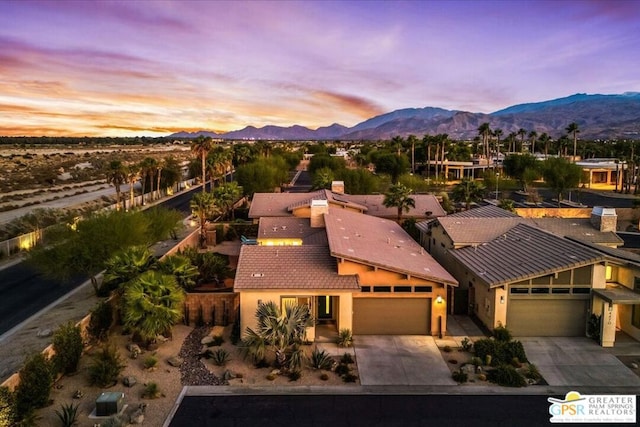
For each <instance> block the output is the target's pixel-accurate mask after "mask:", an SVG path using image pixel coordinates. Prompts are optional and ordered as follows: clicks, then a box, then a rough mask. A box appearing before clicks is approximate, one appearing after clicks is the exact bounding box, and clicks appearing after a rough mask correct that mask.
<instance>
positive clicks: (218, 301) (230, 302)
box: [184, 292, 240, 326]
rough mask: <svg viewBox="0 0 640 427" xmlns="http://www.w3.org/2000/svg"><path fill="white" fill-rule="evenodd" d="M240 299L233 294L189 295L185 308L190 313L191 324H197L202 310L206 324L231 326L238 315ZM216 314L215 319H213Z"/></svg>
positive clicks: (209, 293) (207, 293) (208, 293)
mask: <svg viewBox="0 0 640 427" xmlns="http://www.w3.org/2000/svg"><path fill="white" fill-rule="evenodd" d="M239 304H240V298H239V297H238V294H237V293H233V292H225V293H220V292H206V293H201V292H198V293H188V294H187V296H186V299H185V302H184V307H185V308H186V309H187V310H188V311H189V324H190V325H193V324H195V323H196V322H197V319H198V316H199V312H200V309H202V317H203V320H204V322H205V323H207V324H210V325H222V326H226V325H230V324H232V323H233V322H234V321H235V319H236V315H237V313H238V307H239ZM214 313H215V319H214V318H213V316H214Z"/></svg>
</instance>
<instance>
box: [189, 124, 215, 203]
mask: <svg viewBox="0 0 640 427" xmlns="http://www.w3.org/2000/svg"><path fill="white" fill-rule="evenodd" d="M212 147H213V140H212V139H211V137H210V136H207V137H205V136H202V135H200V136H198V137H197V138H196V139H194V140H193V142H192V143H191V151H192V152H193V153H195V154H196V156H198V157H200V161H201V162H202V191H203V192H204V190H205V183H206V173H207V169H206V167H205V161H206V158H207V154H209V151H211V148H212Z"/></svg>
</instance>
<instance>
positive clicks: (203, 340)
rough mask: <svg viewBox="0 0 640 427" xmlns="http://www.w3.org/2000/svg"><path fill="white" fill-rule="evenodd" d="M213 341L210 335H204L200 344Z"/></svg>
mask: <svg viewBox="0 0 640 427" xmlns="http://www.w3.org/2000/svg"><path fill="white" fill-rule="evenodd" d="M212 342H213V337H212V336H211V335H207V336H206V337H204V338H202V339H201V340H200V344H202V345H207V346H208V345H209V344H211V343H212Z"/></svg>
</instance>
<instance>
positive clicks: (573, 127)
mask: <svg viewBox="0 0 640 427" xmlns="http://www.w3.org/2000/svg"><path fill="white" fill-rule="evenodd" d="M565 130H566V131H567V133H570V134H571V135H572V136H573V161H574V162H575V161H576V153H577V151H578V134H579V133H580V129H579V128H578V124H577V123H576V122H571V123H569V126H567V128H566V129H565Z"/></svg>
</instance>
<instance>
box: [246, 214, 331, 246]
mask: <svg viewBox="0 0 640 427" xmlns="http://www.w3.org/2000/svg"><path fill="white" fill-rule="evenodd" d="M257 238H258V239H301V240H302V244H303V245H323V246H327V245H328V243H327V233H326V231H325V230H324V228H311V226H310V224H309V219H308V218H298V217H293V216H280V217H262V218H260V223H259V225H258V236H257Z"/></svg>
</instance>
